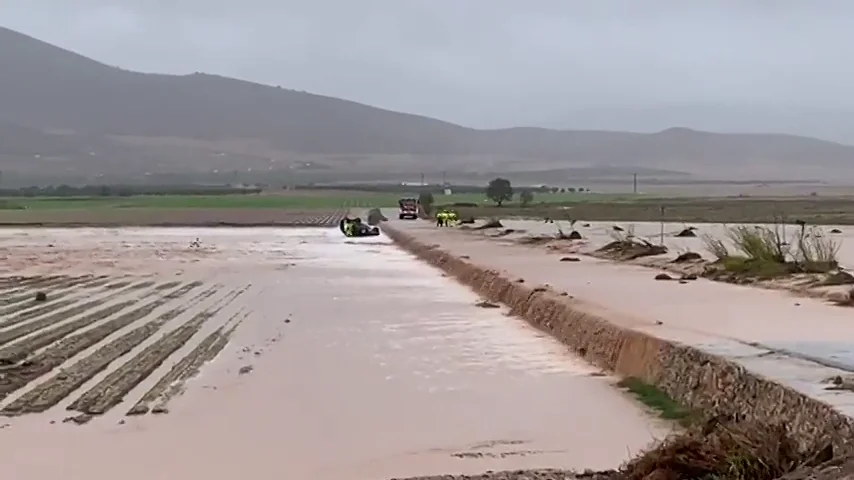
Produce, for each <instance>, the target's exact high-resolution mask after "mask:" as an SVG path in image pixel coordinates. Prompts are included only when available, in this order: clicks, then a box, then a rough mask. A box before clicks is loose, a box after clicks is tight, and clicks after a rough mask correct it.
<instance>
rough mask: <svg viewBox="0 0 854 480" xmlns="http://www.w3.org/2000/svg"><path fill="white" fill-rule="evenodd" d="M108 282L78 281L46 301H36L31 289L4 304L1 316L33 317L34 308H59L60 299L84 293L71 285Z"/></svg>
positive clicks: (78, 285) (97, 284) (95, 286)
mask: <svg viewBox="0 0 854 480" xmlns="http://www.w3.org/2000/svg"><path fill="white" fill-rule="evenodd" d="M107 282H108V280H106V279H94V280H91V279H90V280H87V281H85V282H79V283H76V284H74V285H69V286H68V288H67V289H65V290H62V291H59V292H53V293H51V294H49V295H48V299H47V301H46V302H37V301H35V292H34V291H29V292H27V293H25V294H21V295H18V296H17V298H15V299H14V301H11V300H12V299H10V301H9V302H7V303H5V304H4V305H6V306H5V308H2V309H0V317H7V316H9V315H13V314H16V313H17V314H18V315H20V316H21V317H23V318H24V319H26V318H32V316H30V314H31V313H32V311H33V310H36V309H42V310H41V311H42V312H44V311H45V310H50V309H52V308H57V306H58V305H57V304H58V303H60V302H58V300H60V299H63V298H65V297H68V296H69V295H71V294H72V293H82V292H80V291H76V289H74V288H71V287H84V288H97V287H100V286H102V285H104V284H105V283H107ZM124 285H125V286H126V285H128V284H127V283H125V284H124ZM63 303H64V302H63ZM67 305H68V304H67V303H65V306H67ZM59 308H62V307H59ZM31 309H32V310H31ZM19 312H20V313H19ZM36 316H37V315H36ZM8 322H9V320H6V321H5V322H0V327H3V326H8V325H9V323H8Z"/></svg>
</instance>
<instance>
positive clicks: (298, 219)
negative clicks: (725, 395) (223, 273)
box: [0, 208, 348, 227]
mask: <svg viewBox="0 0 854 480" xmlns="http://www.w3.org/2000/svg"><path fill="white" fill-rule="evenodd" d="M347 211H348V210H347V209H344V208H336V209H322V208H318V209H275V208H257V209H250V208H92V209H55V210H51V209H33V210H29V209H27V210H2V209H0V226H58V227H59V226H99V227H121V226H152V227H153V226H157V227H176V226H241V227H250V226H278V227H306V226H317V227H332V226H335V225H338V222H339V220H340V219H341V218H343V217H344V215H346V214H347Z"/></svg>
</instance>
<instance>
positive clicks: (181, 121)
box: [0, 28, 854, 180]
mask: <svg viewBox="0 0 854 480" xmlns="http://www.w3.org/2000/svg"><path fill="white" fill-rule="evenodd" d="M0 106H2V108H0V162H2V165H3V169H4V174H5V173H6V172H7V171H11V172H13V173H14V172H16V171H19V172H21V173H22V174H28V175H35V176H37V175H43V174H51V175H59V174H61V175H68V176H78V177H87V178H91V177H93V176H103V175H106V176H121V175H126V176H134V175H140V174H143V173H145V174H151V173H158V174H162V173H193V172H195V173H197V174H201V173H202V172H211V171H220V170H222V171H225V170H228V171H240V172H250V171H251V172H256V173H258V172H263V173H264V175H265V176H266V177H268V178H269V176H270V175H274V174H275V175H285V176H295V175H297V176H298V175H302V176H312V175H313V176H315V177H318V178H320V177H324V176H326V177H335V178H339V179H341V178H349V177H354V178H355V177H359V178H360V179H364V178H379V177H380V176H385V177H389V178H391V177H394V178H400V177H401V176H403V175H411V174H413V173H416V172H426V173H432V172H441V171H448V172H451V173H453V174H459V175H465V174H478V175H489V174H492V173H505V174H508V175H512V174H513V172H517V173H519V174H521V173H526V175H527V176H528V177H529V176H530V173H531V172H538V171H541V172H542V175H543V177H544V178H547V179H549V180H554V179H555V175H560V172H561V171H572V172H574V173H573V174H574V175H577V174H578V172H579V169H585V168H586V169H592V170H593V171H596V172H599V173H597V175H600V174H601V175H604V176H607V175H608V174H609V173H608V171H609V169H614V170H615V172H616V171H619V172H620V173H619V175H623V176H624V175H625V174H626V173H625V172H626V169H627V168H628V169H629V171H640V172H642V173H643V172H655V173H651V174H654V175H658V176H662V175H664V176H666V175H668V174H674V175H675V174H680V173H682V174H684V173H685V172H687V173H691V174H697V175H705V176H717V177H726V176H730V177H741V178H743V176H744V175H753V176H767V177H775V178H776V177H781V176H789V177H792V176H803V175H808V176H811V177H813V178H815V176H816V175H817V174H820V175H819V176H825V177H828V178H838V177H839V172H840V171H842V169H844V168H845V167H846V166H847V165H852V164H853V163H852V160H854V147H850V146H846V145H841V144H837V143H833V142H828V141H821V140H816V139H812V138H805V137H798V136H792V135H772V134H740V135H734V134H716V133H708V132H701V131H696V130H690V129H686V128H670V129H667V130H664V131H661V132H658V133H654V134H643V133H631V132H615V131H585V130H575V131H561V130H551V129H545V128H510V129H501V130H475V129H471V128H466V127H463V126H459V125H455V124H452V123H448V122H443V121H440V120H436V119H432V118H427V117H422V116H418V115H411V114H405V113H399V112H393V111H388V110H383V109H379V108H374V107H370V106H367V105H362V104H359V103H355V102H351V101H347V100H341V99H336V98H331V97H325V96H321V95H314V94H310V93H305V92H299V91H294V90H288V89H284V88H279V87H271V86H265V85H260V84H256V83H252V82H247V81H243V80H236V79H232V78H225V77H221V76H216V75H208V74H202V73H197V74H192V75H183V76H177V75H161V74H146V73H138V72H132V71H127V70H122V69H119V68H115V67H111V66H108V65H105V64H102V63H99V62H97V61H95V60H92V59H89V58H86V57H84V56H81V55H78V54H76V53H73V52H70V51H67V50H63V49H61V48H59V47H56V46H53V45H50V44H48V43H45V42H42V41H39V40H36V39H34V38H31V37H29V36H26V35H23V34H21V33H17V32H14V31H12V30H8V29H3V28H0ZM24 160H26V161H24ZM729 169H737V172H735V173H733V172H731V171H729ZM780 172H785V174H786V175H781V173H780ZM851 176H854V175H851ZM4 178H6V175H4ZM312 178H313V177H312ZM526 178H527V177H526Z"/></svg>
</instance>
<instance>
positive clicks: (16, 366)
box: [0, 282, 202, 414]
mask: <svg viewBox="0 0 854 480" xmlns="http://www.w3.org/2000/svg"><path fill="white" fill-rule="evenodd" d="M201 284H202V283H201V282H192V283H189V284H187V285H184V286H183V287H181V288H179V289H178V290H175V291H173V292H171V293H169V294H167V295H164V296H163V297H161V298H159V299H157V300H155V301H153V302H150V303H148V304H146V305H145V306H143V307H140V308H137V309H134V310H131V311H129V312H126V313H125V314H123V315H121V316H119V317H117V318H115V319H113V320H109V321H107V322H105V323H103V324H101V325H98V326H96V327H94V328H92V329H90V330H87V331H85V332H81V333H79V334H76V335H73V336H70V337H69V336H68V335H69V334H71V333H73V332H74V331H75V330H78V329H80V328H83V327H85V326H88V325H91V324H94V323H97V322H99V321H101V320H103V319H104V318H106V317H107V316H109V315H113V314H115V313H118V312H119V311H121V310H122V309H124V308H126V307H128V306H130V305H133V304H134V303H136V302H137V301H136V300H132V301H128V302H130V303H129V304H128V302H122V303H119V304H117V305H114V306H112V307H107V308H105V309H102V310H100V311H98V312H94V313H91V314H89V315H86V316H84V317H82V318H80V319H79V320H77V321H75V322H71V323H69V324H67V326H65V328H62V327H60V328H56V329H51V330H50V331H48V332H44V334H45V336H44V337H42V338H40V339H38V340H33V341H32V343H30V342H27V341H25V342H22V343H21V344H16V345H13V346H12V347H11V348H9V347H7V348H4V349H2V350H0V358H8V359H9V360H8V361H14V360H18V362H17V363H13V364H12V365H10V366H8V367H5V368H0V375H2V376H0V399H3V398H5V397H7V396H8V395H9V394H11V393H13V392H15V391H17V390H18V389H20V388H23V387H25V386H26V385H27V384H28V383H30V382H32V381H33V380H36V379H37V378H39V377H41V376H43V375H46V374H48V373H50V372H51V371H52V370H53V369H55V368H57V367H59V366H61V365H62V364H63V363H65V362H66V361H68V360H69V359H70V358H72V357H74V356H75V355H77V354H79V353H81V352H83V351H84V350H86V349H88V348H91V347H92V346H94V345H96V344H97V343H98V342H101V341H102V340H104V339H105V338H107V337H108V336H109V335H110V334H111V333H113V332H115V331H116V330H119V329H121V328H123V327H126V326H128V325H130V324H132V323H134V322H136V321H139V320H140V319H142V318H145V317H146V316H147V315H150V314H151V312H153V311H154V310H155V309H157V308H158V307H160V306H162V305H165V304H167V303H169V302H171V301H172V300H176V299H179V298H181V297H183V296H184V295H186V294H187V293H189V292H190V291H191V290H193V289H195V288H198V287H199V286H200V285H201ZM119 305H122V307H121V308H117V307H118V306H119ZM105 313H108V314H109V315H105ZM179 314H180V313H179ZM48 335H49V336H48ZM28 340H29V339H28ZM48 340H50V343H47V345H50V346H49V348H47V349H46V350H44V351H43V352H40V353H37V354H35V355H33V356H31V357H30V358H27V354H28V353H29V352H32V351H34V350H36V348H34V347H36V346H39V345H41V344H44V343H46V342H48ZM56 341H58V343H55V344H54V342H56ZM41 346H45V345H41ZM25 358H26V360H24V359H25ZM4 410H5V409H4ZM0 413H2V414H5V413H3V412H2V411H0ZM13 414H14V412H13Z"/></svg>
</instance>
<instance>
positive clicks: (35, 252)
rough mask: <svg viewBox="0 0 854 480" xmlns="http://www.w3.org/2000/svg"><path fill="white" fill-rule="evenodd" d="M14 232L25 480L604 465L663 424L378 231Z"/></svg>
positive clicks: (13, 317)
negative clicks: (362, 234) (367, 235)
mask: <svg viewBox="0 0 854 480" xmlns="http://www.w3.org/2000/svg"><path fill="white" fill-rule="evenodd" d="M3 234H4V235H3V237H2V239H0V256H2V258H3V262H2V263H0V266H2V269H3V270H2V272H0V273H2V277H0V415H2V416H3V418H0V427H2V428H0V449H2V450H3V451H4V453H5V454H6V456H5V457H4V473H6V474H8V475H9V476H10V477H13V478H25V479H42V478H44V479H48V478H50V479H55V478H59V477H60V476H62V477H68V476H69V475H70V476H71V477H72V478H77V477H81V478H92V479H97V478H115V477H117V476H119V475H120V476H122V477H123V478H129V479H136V478H139V479H151V478H207V479H218V478H223V479H224V478H234V477H236V476H246V475H249V476H251V477H252V478H259V479H266V478H270V479H273V478H276V479H279V478H313V479H326V478H328V479H336V480H340V479H350V478H352V479H382V478H390V477H393V476H409V475H425V474H438V473H445V472H450V473H465V472H470V473H474V472H481V471H484V470H487V469H493V470H500V469H514V468H529V467H564V468H579V469H583V468H588V467H589V468H608V467H613V466H615V465H616V464H618V463H620V462H621V461H622V460H624V459H626V458H628V456H629V455H630V454H631V453H632V452H636V451H638V450H639V449H641V448H643V447H644V446H645V445H647V444H648V443H649V442H650V441H651V440H652V439H653V438H656V437H658V438H660V437H661V436H663V435H664V434H665V433H666V431H667V429H668V427H667V426H666V425H663V424H661V423H659V421H657V420H655V419H653V418H652V417H651V416H650V415H648V414H646V413H644V412H643V411H641V410H640V409H639V408H638V407H637V405H636V404H635V403H634V402H633V401H632V400H631V399H629V398H628V397H626V396H625V395H624V394H623V393H621V392H619V391H618V390H616V389H614V388H613V387H612V380H611V379H609V378H608V377H602V376H599V375H598V372H597V371H596V370H594V369H593V368H592V367H590V366H589V365H587V364H585V363H583V362H581V361H580V360H579V359H577V358H575V357H573V356H572V355H570V354H568V353H567V352H566V349H565V348H564V347H563V346H561V345H560V344H558V343H556V342H555V341H553V340H552V339H550V338H548V337H546V336H544V335H543V334H541V333H539V332H538V331H536V330H534V329H532V328H531V327H529V326H527V324H525V323H523V322H522V321H521V320H518V319H515V318H512V317H508V316H507V315H506V314H505V313H506V312H505V311H504V310H503V309H484V308H479V307H477V306H475V303H476V302H477V301H478V300H479V299H478V298H477V296H475V295H474V294H473V293H471V292H470V291H469V290H468V289H466V288H464V287H462V286H459V285H457V284H455V283H453V282H452V281H450V280H449V279H447V278H443V277H442V275H441V273H439V272H438V271H437V270H434V269H431V268H430V267H428V266H426V265H424V264H421V263H419V262H417V261H416V260H414V259H413V258H412V257H410V256H408V255H407V254H405V253H403V252H402V251H400V250H398V249H397V248H396V247H394V246H393V245H390V243H389V241H388V240H387V239H385V238H384V237H380V238H371V239H357V240H347V239H345V238H344V237H343V236H341V235H340V233H339V232H338V231H337V229H317V228H314V229H311V228H309V229H259V228H256V229H252V228H245V229H202V228H198V229H146V228H137V229H68V230H62V229H41V230H25V229H22V230H4V231H3ZM37 292H43V293H44V294H45V296H46V298H44V299H42V300H41V301H38V300H36V298H35V297H36V294H37Z"/></svg>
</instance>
